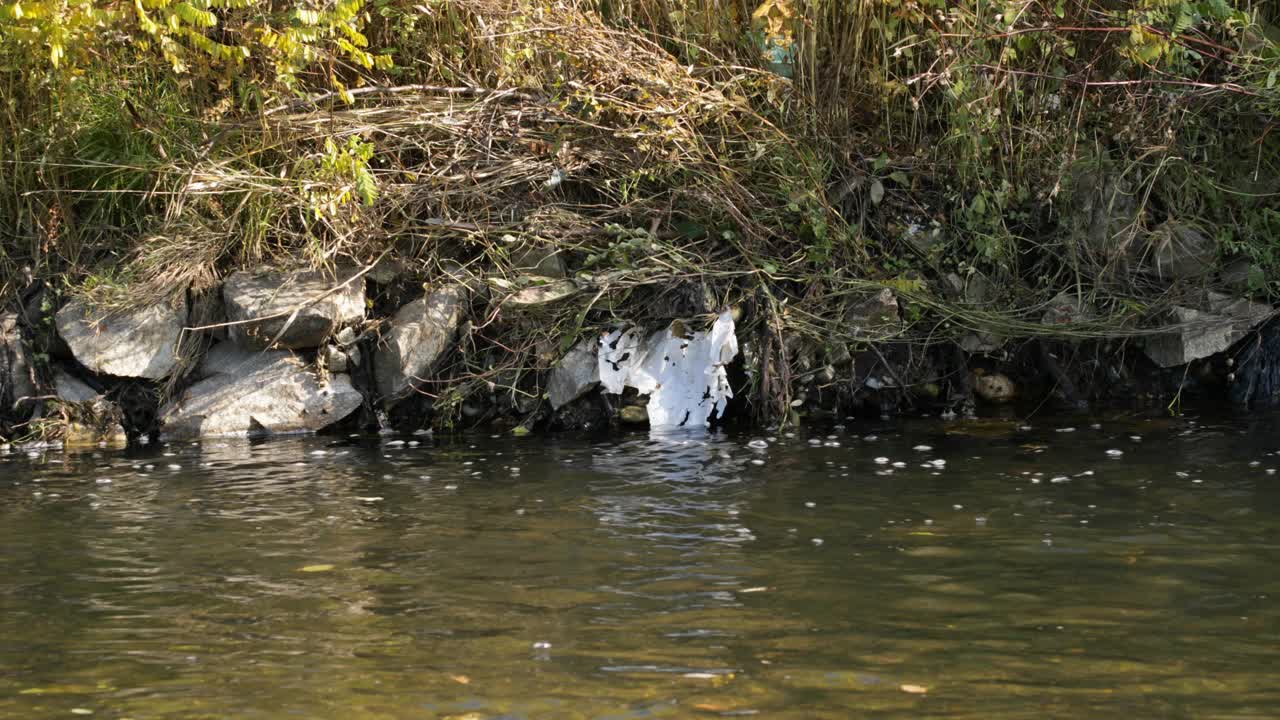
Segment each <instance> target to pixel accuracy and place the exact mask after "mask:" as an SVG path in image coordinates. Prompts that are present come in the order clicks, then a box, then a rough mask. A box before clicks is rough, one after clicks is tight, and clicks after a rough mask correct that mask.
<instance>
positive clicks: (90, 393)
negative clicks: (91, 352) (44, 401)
mask: <svg viewBox="0 0 1280 720" xmlns="http://www.w3.org/2000/svg"><path fill="white" fill-rule="evenodd" d="M53 388H54V392H56V393H57V394H58V399H59V400H62V401H64V402H70V403H82V402H91V401H94V400H97V399H98V398H100V397H102V394H101V393H99V392H98V391H97V390H94V389H93V388H91V387H89V385H88V384H87V383H85V382H84V381H83V380H81V379H80V378H77V377H75V376H74V375H72V374H71V373H68V372H67V371H66V370H63V369H62V368H58V369H56V370H54V371H53Z"/></svg>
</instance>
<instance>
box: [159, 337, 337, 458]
mask: <svg viewBox="0 0 1280 720" xmlns="http://www.w3.org/2000/svg"><path fill="white" fill-rule="evenodd" d="M361 402H362V398H361V396H360V393H359V392H358V391H356V389H355V388H353V387H352V386H351V380H350V378H348V377H347V376H346V375H332V376H330V377H329V378H328V380H327V381H326V380H324V379H322V378H321V377H319V376H318V375H317V374H316V373H315V372H314V371H313V370H312V369H311V368H308V367H307V366H306V365H304V364H303V363H302V362H301V361H300V360H299V359H298V358H296V357H291V356H289V355H287V354H284V353H263V354H258V355H254V356H253V357H252V358H251V359H249V360H248V361H244V362H241V363H240V364H239V365H237V366H236V368H235V370H234V372H218V373H215V374H214V375H211V376H210V377H207V378H205V379H204V380H201V381H200V382H197V383H196V384H194V385H192V386H191V387H189V388H187V390H186V391H185V392H183V393H182V394H181V395H179V396H178V397H177V398H176V399H174V400H172V401H170V402H169V403H167V404H166V405H165V406H164V407H162V408H161V409H160V433H161V436H162V437H164V438H166V439H181V438H191V437H199V436H211V435H223V436H225V435H235V436H245V435H259V434H277V433H297V432H314V431H316V430H320V429H322V428H324V427H327V426H329V425H332V424H333V423H335V422H338V421H339V420H341V419H343V418H344V417H346V416H347V415H350V414H351V413H352V412H353V411H355V410H356V408H358V407H360V404H361Z"/></svg>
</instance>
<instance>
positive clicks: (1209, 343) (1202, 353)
mask: <svg viewBox="0 0 1280 720" xmlns="http://www.w3.org/2000/svg"><path fill="white" fill-rule="evenodd" d="M1170 315H1171V317H1170V319H1171V320H1172V322H1173V323H1174V325H1175V328H1174V330H1172V331H1171V332H1168V333H1162V334H1160V335H1156V336H1154V337H1150V338H1148V339H1147V341H1146V346H1145V348H1144V349H1145V351H1146V353H1147V357H1149V358H1151V359H1152V361H1154V362H1155V363H1156V364H1157V365H1159V366H1160V367H1175V366H1178V365H1184V364H1186V363H1189V362H1191V361H1192V360H1199V359H1201V358H1206V357H1209V356H1210V355H1214V354H1216V353H1220V352H1222V351H1224V350H1226V349H1227V348H1229V347H1231V346H1232V345H1233V344H1235V342H1236V341H1237V340H1239V339H1241V338H1243V337H1244V335H1245V333H1247V332H1248V331H1249V330H1250V329H1252V328H1253V327H1255V326H1256V325H1258V324H1259V323H1261V322H1263V321H1264V320H1266V319H1267V318H1269V317H1271V315H1272V309H1271V307H1270V306H1268V305H1262V304H1259V303H1255V302H1250V301H1249V300H1246V299H1244V298H1233V297H1230V296H1227V295H1222V294H1219V293H1208V294H1207V296H1206V300H1205V303H1204V307H1203V308H1202V309H1200V308H1190V307H1182V306H1175V307H1174V308H1173V309H1172V311H1171V312H1170Z"/></svg>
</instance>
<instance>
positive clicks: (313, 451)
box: [307, 450, 329, 456]
mask: <svg viewBox="0 0 1280 720" xmlns="http://www.w3.org/2000/svg"><path fill="white" fill-rule="evenodd" d="M307 454H308V455H317V456H319V455H328V454H329V453H328V451H326V450H312V451H311V452H309V453H307Z"/></svg>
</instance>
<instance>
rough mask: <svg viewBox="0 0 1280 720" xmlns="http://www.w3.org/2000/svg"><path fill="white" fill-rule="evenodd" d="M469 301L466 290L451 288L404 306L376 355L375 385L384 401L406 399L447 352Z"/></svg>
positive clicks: (395, 317)
mask: <svg viewBox="0 0 1280 720" xmlns="http://www.w3.org/2000/svg"><path fill="white" fill-rule="evenodd" d="M466 298H467V291H466V290H465V289H464V288H462V287H461V286H458V285H448V286H445V287H442V288H440V289H438V290H436V291H435V292H432V293H431V294H429V295H427V296H426V297H423V298H419V299H417V300H414V301H413V302H411V303H409V304H408V305H405V306H404V307H402V308H400V310H398V311H397V312H396V314H395V316H394V317H392V318H391V329H390V330H389V331H388V332H387V333H385V334H384V335H383V337H382V339H381V341H380V342H379V344H378V348H377V350H375V351H374V355H373V376H374V382H375V384H376V385H377V388H378V395H379V396H380V397H381V398H382V399H384V400H395V399H397V398H399V397H401V396H403V395H404V394H405V393H406V392H408V391H409V389H410V388H412V387H413V384H414V382H415V381H416V380H417V379H418V378H420V377H422V376H423V375H425V374H426V373H428V372H430V371H431V369H432V368H433V367H434V366H435V364H436V362H437V361H438V360H439V359H440V358H441V356H443V355H444V354H445V352H447V351H448V349H449V344H450V343H451V342H453V337H454V335H455V334H456V333H457V332H458V325H460V324H461V323H462V314H463V305H464V303H465V302H466Z"/></svg>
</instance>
